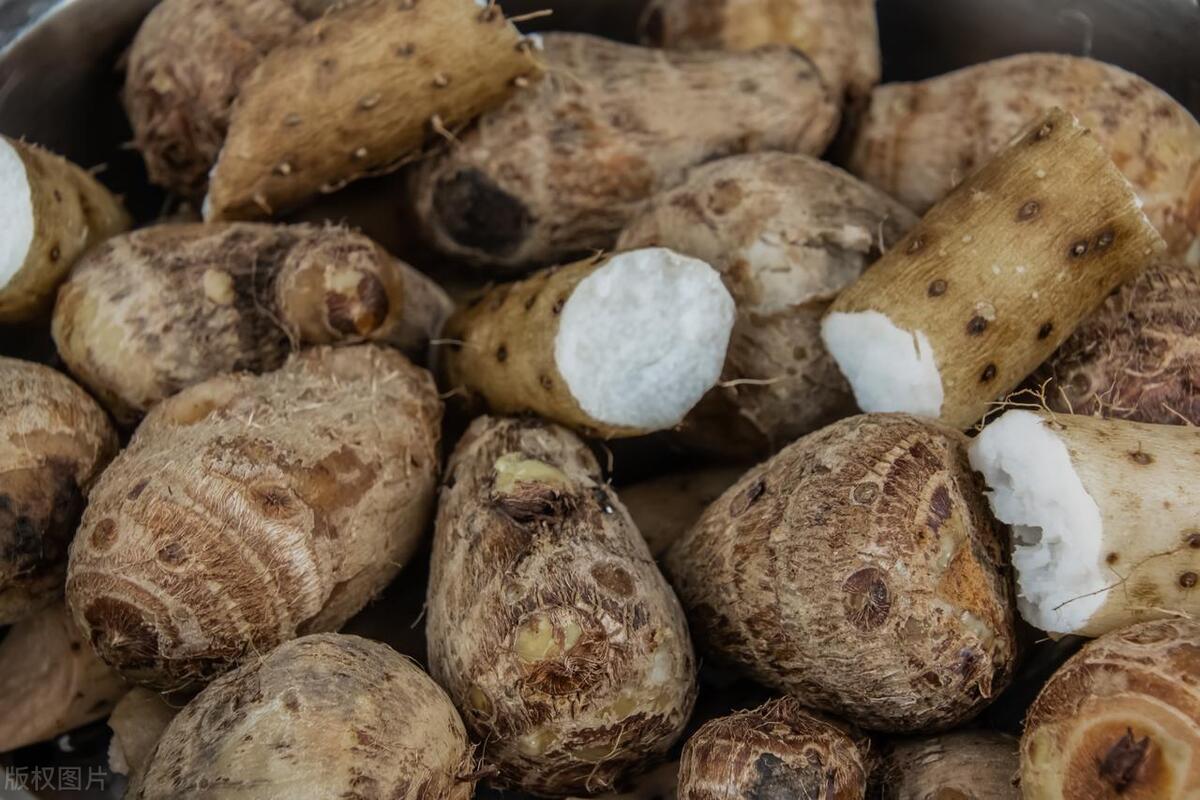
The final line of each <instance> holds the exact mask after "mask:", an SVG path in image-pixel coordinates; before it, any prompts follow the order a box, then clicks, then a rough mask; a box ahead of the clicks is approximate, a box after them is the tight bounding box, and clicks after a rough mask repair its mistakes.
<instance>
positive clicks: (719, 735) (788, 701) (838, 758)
mask: <svg viewBox="0 0 1200 800" xmlns="http://www.w3.org/2000/svg"><path fill="white" fill-rule="evenodd" d="M867 745H868V742H867V740H866V739H865V738H863V737H861V736H858V735H857V734H854V733H852V732H851V731H849V730H847V729H846V728H845V726H842V725H838V724H836V723H834V722H832V721H830V720H827V719H825V718H823V717H821V716H820V715H817V714H813V713H811V712H809V711H806V710H805V709H804V708H803V706H801V705H800V703H798V702H797V701H796V700H795V699H793V698H791V697H782V698H779V699H777V700H772V701H770V702H768V703H766V704H765V705H762V706H760V707H759V708H756V709H753V710H751V711H739V712H737V713H735V714H730V715H729V716H727V717H720V718H718V719H715V720H711V721H709V722H707V723H705V724H704V725H703V726H702V727H701V728H700V730H698V731H696V732H695V733H694V734H692V737H691V738H690V739H688V741H687V744H686V745H684V747H683V756H682V758H680V760H679V790H678V794H677V795H676V797H677V798H678V800H727V798H732V797H746V798H752V797H753V798H758V797H761V798H775V797H778V798H814V800H816V799H817V798H820V800H862V798H863V796H864V795H865V793H866V790H867V774H868V765H867V759H866V748H867Z"/></svg>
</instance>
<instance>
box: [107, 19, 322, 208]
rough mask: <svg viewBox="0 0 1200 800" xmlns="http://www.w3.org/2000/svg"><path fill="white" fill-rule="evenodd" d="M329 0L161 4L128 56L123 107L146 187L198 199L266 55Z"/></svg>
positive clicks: (141, 31) (139, 32) (142, 27)
mask: <svg viewBox="0 0 1200 800" xmlns="http://www.w3.org/2000/svg"><path fill="white" fill-rule="evenodd" d="M333 4H334V0H319V1H316V2H314V1H313V0H239V2H236V3H227V2H221V0H163V2H161V3H159V4H158V5H157V6H156V7H155V8H154V10H153V11H151V12H150V13H149V14H148V15H147V16H146V19H145V21H143V22H142V25H141V27H140V28H139V29H138V32H137V36H135V37H134V39H133V44H132V46H131V47H130V48H129V56H128V64H127V68H126V73H125V89H124V92H123V94H122V100H123V102H124V105H125V111H126V113H127V114H128V116H129V122H130V125H131V126H132V127H133V136H134V143H135V144H136V145H137V149H138V150H139V151H140V152H141V154H142V157H143V159H144V160H145V162H146V169H147V171H148V172H149V173H150V180H151V181H153V182H154V183H157V184H159V185H161V186H165V187H167V188H168V189H171V190H172V191H175V192H178V193H179V194H182V195H184V196H188V197H197V196H200V195H203V194H204V188H205V185H206V184H207V182H208V172H209V170H210V169H212V165H213V164H214V163H215V162H216V160H217V153H219V152H220V150H221V144H222V142H224V141H225V134H226V132H227V131H228V129H229V117H230V114H231V111H232V107H233V102H234V99H235V98H236V97H237V95H238V92H239V91H240V89H241V86H242V84H243V83H244V82H245V81H246V79H247V78H249V77H250V75H251V74H253V72H254V69H255V68H256V67H257V66H258V65H259V64H260V63H261V62H262V60H263V58H264V57H265V56H266V54H267V53H269V52H270V51H271V50H273V49H275V48H276V47H278V46H279V45H281V44H283V43H284V42H285V41H287V40H288V38H289V37H290V36H291V35H292V34H294V33H295V32H296V31H298V30H300V29H301V28H302V27H304V25H305V24H307V23H308V22H309V21H310V20H312V19H314V18H315V17H316V16H318V15H320V13H321V12H323V11H324V10H325V9H327V8H328V7H330V6H332V5H333Z"/></svg>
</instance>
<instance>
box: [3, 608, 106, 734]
mask: <svg viewBox="0 0 1200 800" xmlns="http://www.w3.org/2000/svg"><path fill="white" fill-rule="evenodd" d="M128 688H129V687H128V686H127V685H126V684H125V682H124V681H122V680H121V678H120V676H119V675H117V673H116V672H114V671H113V670H112V669H110V668H109V667H108V665H106V664H105V663H104V662H103V661H101V660H100V659H99V658H97V657H96V654H95V653H93V652H92V649H91V648H90V647H88V646H87V642H86V641H85V639H84V638H83V636H82V635H81V634H80V632H79V629H78V628H76V627H75V623H74V622H73V621H72V620H71V615H70V614H69V613H67V609H66V607H65V606H64V605H63V604H62V603H56V604H54V605H52V606H49V607H47V608H45V609H43V610H42V611H40V612H39V613H37V614H34V615H33V616H31V617H28V618H26V619H24V620H22V621H21V622H18V623H17V624H16V625H14V626H13V627H12V628H11V629H9V631H8V634H7V635H6V636H4V638H3V640H2V641H0V708H3V709H4V714H3V715H0V753H7V752H8V751H9V750H16V749H17V748H18V747H24V746H25V745H27V744H33V743H34V742H41V741H45V740H46V739H53V738H54V737H55V736H58V735H59V734H63V733H66V732H67V731H69V730H73V729H74V728H78V727H79V726H81V725H86V724H87V723H89V722H93V721H95V720H98V719H102V718H103V717H104V716H105V715H107V714H108V712H109V710H110V709H112V707H113V704H114V703H116V702H117V700H118V699H120V697H121V695H123V694H125V692H126V690H127V689H128Z"/></svg>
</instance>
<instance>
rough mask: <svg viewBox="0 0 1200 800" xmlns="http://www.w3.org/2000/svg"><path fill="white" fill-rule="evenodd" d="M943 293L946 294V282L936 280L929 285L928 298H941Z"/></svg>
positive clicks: (939, 279)
mask: <svg viewBox="0 0 1200 800" xmlns="http://www.w3.org/2000/svg"><path fill="white" fill-rule="evenodd" d="M945 293H946V282H945V281H944V280H942V279H941V278H938V279H937V280H935V281H933V282H932V283H930V284H929V296H930V297H941V296H942V295H944V294H945Z"/></svg>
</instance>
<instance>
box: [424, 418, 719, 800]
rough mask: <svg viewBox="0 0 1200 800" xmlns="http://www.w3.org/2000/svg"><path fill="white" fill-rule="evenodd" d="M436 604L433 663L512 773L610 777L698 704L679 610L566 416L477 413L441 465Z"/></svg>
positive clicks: (432, 591) (632, 768)
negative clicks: (563, 422) (557, 421)
mask: <svg viewBox="0 0 1200 800" xmlns="http://www.w3.org/2000/svg"><path fill="white" fill-rule="evenodd" d="M428 609H429V616H428V622H427V627H426V635H427V638H428V642H429V662H430V669H431V672H432V674H433V675H434V677H435V678H437V679H438V682H439V683H440V684H441V685H442V686H444V687H445V688H446V690H447V691H448V692H449V694H450V696H451V698H452V699H453V700H454V703H455V705H456V706H457V707H458V709H459V711H460V712H461V713H462V715H463V719H464V721H465V722H466V724H467V728H468V729H469V730H470V731H471V733H472V735H473V737H474V738H475V739H476V740H477V741H480V742H485V743H486V747H485V748H484V749H483V752H482V755H483V759H484V768H485V769H486V768H489V767H491V768H495V769H496V770H497V773H498V776H497V778H496V780H497V781H498V782H499V783H500V784H502V785H505V786H509V787H514V788H516V787H519V788H520V789H523V790H525V791H529V792H533V793H535V794H538V795H546V796H564V795H580V794H592V793H595V792H602V791H606V790H610V789H611V788H612V787H613V785H614V783H615V782H617V781H618V780H622V779H625V778H627V777H631V776H633V775H634V774H636V773H637V772H638V771H640V770H643V769H646V768H648V767H649V766H651V765H652V764H653V763H654V762H655V761H657V760H660V759H661V758H663V757H664V756H665V755H666V753H667V751H668V750H669V749H670V747H671V746H672V744H673V743H674V742H675V741H676V739H678V737H679V736H680V735H681V734H682V732H683V727H684V725H685V724H686V722H687V719H688V717H689V716H690V714H691V710H692V705H693V702H694V700H695V694H696V683H695V669H696V665H695V661H694V657H693V655H692V647H691V641H690V639H689V637H688V632H687V625H686V623H685V622H684V617H683V612H682V610H681V609H680V607H679V603H678V601H677V600H676V599H675V596H674V594H672V592H671V590H670V587H669V586H668V585H667V583H666V581H665V580H664V579H663V577H662V575H661V574H660V573H659V572H658V569H657V567H656V566H655V564H654V561H653V559H652V558H651V556H650V552H649V550H648V549H647V548H646V544H645V542H644V541H643V540H642V537H641V536H640V535H639V534H638V532H637V529H636V528H635V527H634V525H633V523H632V521H631V520H630V518H629V514H628V512H627V511H626V510H625V507H624V506H622V505H621V503H620V501H619V500H618V499H617V498H616V495H615V494H614V493H613V492H612V491H611V489H609V488H608V487H607V486H606V485H605V483H604V481H603V478H602V476H601V473H600V468H599V465H598V464H597V463H596V459H595V457H594V456H593V455H592V453H591V451H590V450H589V449H588V448H587V446H586V445H585V444H584V443H583V442H582V441H581V440H580V439H579V438H577V437H576V436H575V435H574V434H572V433H570V432H569V431H567V430H566V429H565V428H561V427H558V426H555V425H550V424H548V423H545V422H542V421H540V420H534V419H525V420H516V419H501V418H494V417H481V418H479V419H477V420H476V421H475V422H474V423H473V424H472V425H471V427H470V428H469V429H468V431H467V433H466V434H465V435H464V437H463V439H462V440H461V441H460V442H459V445H458V448H457V449H456V451H455V453H454V455H453V456H452V457H451V459H450V463H449V464H448V466H447V472H446V481H445V484H444V487H443V490H442V495H441V499H440V503H439V507H438V521H437V529H436V533H435V535H434V544H433V557H432V570H431V575H430V581H429V597H428Z"/></svg>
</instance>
